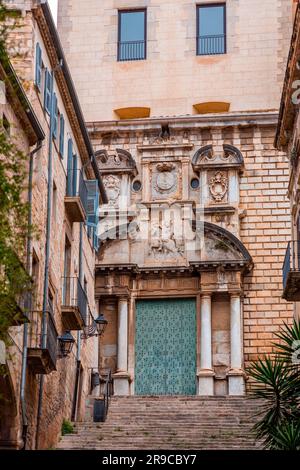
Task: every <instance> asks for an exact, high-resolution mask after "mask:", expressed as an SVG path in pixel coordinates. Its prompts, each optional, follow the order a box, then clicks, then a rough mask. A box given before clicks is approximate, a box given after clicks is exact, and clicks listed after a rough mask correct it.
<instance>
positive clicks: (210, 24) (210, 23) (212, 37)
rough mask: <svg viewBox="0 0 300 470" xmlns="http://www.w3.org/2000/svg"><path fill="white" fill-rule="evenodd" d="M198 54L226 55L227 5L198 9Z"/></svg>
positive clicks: (205, 6)
mask: <svg viewBox="0 0 300 470" xmlns="http://www.w3.org/2000/svg"><path fill="white" fill-rule="evenodd" d="M197 54H198V55H215V54H226V5H225V3H216V4H212V5H199V6H198V7H197Z"/></svg>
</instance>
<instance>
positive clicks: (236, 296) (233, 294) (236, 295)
mask: <svg viewBox="0 0 300 470" xmlns="http://www.w3.org/2000/svg"><path fill="white" fill-rule="evenodd" d="M229 295H230V298H231V299H241V298H242V296H243V293H242V292H241V291H232V292H229Z"/></svg>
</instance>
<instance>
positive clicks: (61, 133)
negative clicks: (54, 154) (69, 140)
mask: <svg viewBox="0 0 300 470" xmlns="http://www.w3.org/2000/svg"><path fill="white" fill-rule="evenodd" d="M64 146H65V119H64V116H63V115H62V114H61V115H60V119H59V153H60V156H61V157H63V156H64Z"/></svg>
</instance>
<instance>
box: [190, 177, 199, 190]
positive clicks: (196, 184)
mask: <svg viewBox="0 0 300 470" xmlns="http://www.w3.org/2000/svg"><path fill="white" fill-rule="evenodd" d="M199 186H200V181H199V179H198V178H193V179H192V180H191V188H192V189H199Z"/></svg>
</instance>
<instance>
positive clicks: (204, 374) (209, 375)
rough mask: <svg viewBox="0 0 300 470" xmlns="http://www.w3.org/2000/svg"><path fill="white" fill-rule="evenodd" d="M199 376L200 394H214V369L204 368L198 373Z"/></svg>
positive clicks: (205, 395)
mask: <svg viewBox="0 0 300 470" xmlns="http://www.w3.org/2000/svg"><path fill="white" fill-rule="evenodd" d="M197 377H198V395H199V396H203V397H207V396H209V397H211V396H214V394H215V391H214V377H215V373H214V371H213V370H212V369H202V370H200V371H199V372H198V374H197Z"/></svg>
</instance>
